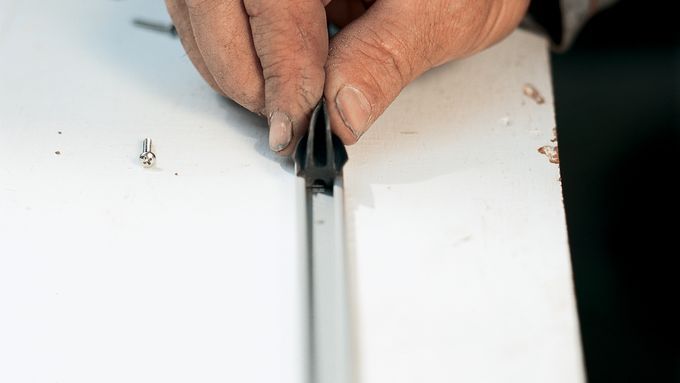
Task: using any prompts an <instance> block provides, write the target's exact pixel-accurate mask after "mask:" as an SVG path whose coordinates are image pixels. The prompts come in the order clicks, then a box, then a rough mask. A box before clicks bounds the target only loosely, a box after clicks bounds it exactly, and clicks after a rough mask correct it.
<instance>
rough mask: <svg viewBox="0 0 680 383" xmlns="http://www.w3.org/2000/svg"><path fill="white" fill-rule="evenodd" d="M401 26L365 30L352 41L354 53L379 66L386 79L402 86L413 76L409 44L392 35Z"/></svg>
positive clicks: (385, 26)
mask: <svg viewBox="0 0 680 383" xmlns="http://www.w3.org/2000/svg"><path fill="white" fill-rule="evenodd" d="M395 28H401V26H393V25H387V24H386V25H382V26H380V27H379V28H375V27H373V28H366V29H365V30H364V31H362V32H364V33H362V34H361V35H358V36H357V37H356V39H355V41H354V43H355V46H356V52H357V53H358V54H360V55H361V56H363V58H364V60H366V61H368V62H369V63H376V64H379V65H380V69H381V71H384V73H385V77H386V79H383V80H390V79H391V80H392V81H394V82H398V84H401V85H404V84H407V83H408V82H410V81H411V79H412V78H413V75H414V66H413V61H412V58H411V55H412V52H413V51H414V50H413V49H411V47H410V46H409V44H408V43H407V42H406V41H404V40H403V39H402V38H400V37H399V36H397V35H396V34H394V33H393V32H392V31H393V30H398V29H395Z"/></svg>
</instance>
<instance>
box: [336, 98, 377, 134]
mask: <svg viewBox="0 0 680 383" xmlns="http://www.w3.org/2000/svg"><path fill="white" fill-rule="evenodd" d="M335 105H336V106H337V107H338V111H340V117H342V122H344V123H345V125H346V126H347V128H349V130H350V131H351V132H352V134H353V135H354V137H355V138H356V139H357V140H358V139H359V137H361V135H362V134H364V133H365V132H366V130H367V129H368V122H369V120H370V118H371V104H370V103H369V102H368V99H366V96H364V94H363V93H362V92H361V91H360V90H359V89H357V88H355V87H353V86H350V85H346V86H344V87H343V88H342V89H340V91H339V92H338V95H337V96H335Z"/></svg>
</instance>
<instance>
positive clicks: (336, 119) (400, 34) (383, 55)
mask: <svg viewBox="0 0 680 383" xmlns="http://www.w3.org/2000/svg"><path fill="white" fill-rule="evenodd" d="M413 3H420V2H404V1H389V0H384V1H376V2H375V3H374V4H373V6H372V7H371V8H370V9H368V11H367V12H366V13H365V14H364V15H363V16H362V17H360V18H358V19H357V20H355V21H354V22H352V23H351V24H349V25H348V26H346V27H345V28H344V29H343V30H342V31H340V33H338V34H337V35H336V36H335V37H334V38H333V40H332V41H331V44H330V50H329V57H328V61H327V63H326V84H325V89H324V96H325V98H326V100H327V101H328V102H327V105H328V111H329V114H330V120H331V125H332V127H333V131H334V133H335V134H337V135H338V136H339V137H340V139H341V140H342V141H343V142H344V143H345V144H353V143H355V142H356V141H357V140H358V139H359V138H360V137H361V135H363V134H364V133H365V132H366V131H367V130H368V128H369V127H370V126H371V124H372V123H373V122H374V121H375V119H376V118H378V117H379V116H380V115H381V114H382V113H383V112H384V111H385V109H386V108H387V107H388V106H389V105H390V103H392V101H393V100H394V99H395V98H396V97H397V95H399V92H400V91H401V90H402V89H403V88H404V87H405V86H406V85H408V83H410V82H411V81H413V80H414V79H415V78H416V77H418V76H419V75H420V74H422V73H423V72H425V71H427V70H428V69H430V68H431V67H432V66H433V65H432V63H431V61H430V59H429V55H430V52H429V48H428V46H427V45H428V44H424V43H423V42H422V41H418V40H419V37H420V39H421V40H422V39H423V38H422V36H424V31H423V30H422V29H419V27H418V24H421V25H422V27H424V28H428V25H427V24H428V23H423V22H421V21H418V20H417V16H414V17H407V18H408V19H415V20H407V19H405V16H406V15H413V14H414V13H413V11H414V10H409V9H405V8H410V7H411V6H412V5H410V4H413ZM412 21H413V22H412Z"/></svg>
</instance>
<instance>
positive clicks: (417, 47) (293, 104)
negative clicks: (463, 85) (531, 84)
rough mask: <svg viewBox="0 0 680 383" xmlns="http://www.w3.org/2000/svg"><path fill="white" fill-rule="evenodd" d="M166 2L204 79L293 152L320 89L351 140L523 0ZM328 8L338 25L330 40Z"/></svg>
mask: <svg viewBox="0 0 680 383" xmlns="http://www.w3.org/2000/svg"><path fill="white" fill-rule="evenodd" d="M166 3H167V6H168V10H169V12H170V15H171V17H172V19H173V22H174V23H175V26H176V27H177V31H178V32H179V35H180V38H181V41H182V44H183V45H184V48H185V50H186V51H187V54H188V55H189V58H190V59H191V61H192V62H193V63H194V66H196V68H197V69H198V71H199V72H200V73H201V75H202V76H203V78H204V79H205V80H206V81H207V82H208V84H210V85H211V86H212V87H213V89H215V90H216V91H218V92H220V93H222V94H223V95H224V96H226V97H229V98H231V99H232V100H234V101H236V102H237V103H239V104H241V105H242V106H243V107H245V108H247V109H249V110H251V111H253V112H255V113H259V114H262V115H265V116H267V118H268V120H269V126H270V132H269V146H270V147H271V149H272V150H274V151H275V152H277V153H279V154H281V155H290V154H291V153H292V152H293V150H294V148H295V143H296V142H297V141H298V140H299V139H300V138H301V136H302V135H303V134H304V133H305V130H306V127H307V123H308V120H309V115H310V113H311V111H312V110H313V108H314V107H315V106H316V104H317V102H318V101H319V100H320V99H321V96H322V95H323V96H324V97H325V98H326V100H327V101H328V102H327V105H328V110H329V114H330V119H331V126H332V128H333V131H334V132H335V134H337V135H338V136H339V137H340V139H342V141H343V142H344V143H345V144H353V143H355V142H356V141H357V140H358V139H359V138H360V137H361V135H362V134H364V133H365V132H366V131H367V130H368V128H369V127H370V126H371V124H373V122H374V121H375V120H376V118H378V117H379V116H380V115H381V114H382V113H383V111H384V110H385V109H386V108H387V107H388V106H389V104H390V103H391V102H392V101H393V100H394V99H395V98H396V97H397V95H398V94H399V92H400V91H401V89H403V88H404V87H405V86H406V85H408V83H410V82H411V81H413V80H414V79H416V78H417V77H418V76H419V75H421V74H422V73H424V72H425V71H427V70H429V69H431V68H433V67H435V66H438V65H441V64H444V63H446V62H448V61H451V60H455V59H458V58H461V57H465V56H469V55H471V54H474V53H476V52H479V51H480V50H483V49H485V48H487V47H488V46H490V45H492V44H494V43H496V42H497V41H499V40H501V39H502V38H503V37H505V36H506V35H507V34H509V33H510V32H511V31H512V30H513V29H514V28H515V27H516V26H517V25H518V24H519V22H520V20H521V19H522V17H523V16H524V13H525V12H526V8H527V6H528V3H529V0H375V1H373V0H333V1H332V2H331V0H166ZM329 3H330V4H329ZM326 6H328V7H327V8H325V7H326ZM369 6H370V8H369ZM327 14H328V18H329V19H330V20H331V21H333V22H334V23H336V24H338V25H343V26H344V28H343V29H342V30H341V31H340V33H338V34H337V35H336V36H335V37H334V38H333V40H332V41H331V42H330V47H329V42H328V34H327V31H326V16H327Z"/></svg>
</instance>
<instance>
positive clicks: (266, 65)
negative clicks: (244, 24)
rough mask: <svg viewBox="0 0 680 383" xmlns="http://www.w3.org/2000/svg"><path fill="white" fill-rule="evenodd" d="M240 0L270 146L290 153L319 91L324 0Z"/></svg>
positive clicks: (324, 35)
mask: <svg viewBox="0 0 680 383" xmlns="http://www.w3.org/2000/svg"><path fill="white" fill-rule="evenodd" d="M243 3H244V6H245V9H246V12H247V13H248V16H249V17H250V28H251V31H252V36H253V44H254V45H255V51H256V52H257V55H258V57H259V59H260V63H261V65H262V72H263V77H264V82H265V90H264V94H265V112H266V114H267V117H268V118H269V146H270V148H271V149H272V150H273V151H275V152H277V153H279V154H281V155H289V154H291V153H292V151H293V150H294V148H295V143H296V142H297V141H298V140H299V139H300V137H301V136H302V135H303V134H304V132H305V130H306V125H307V122H308V120H309V115H310V113H311V111H312V110H313V109H314V107H315V106H316V104H317V103H318V102H319V100H320V99H321V96H322V93H323V86H324V80H325V72H324V69H323V68H324V64H325V63H326V57H327V54H328V34H327V30H326V13H325V9H324V1H323V0H244V2H243ZM325 3H327V1H325Z"/></svg>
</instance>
